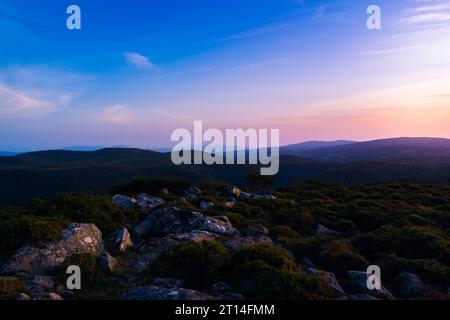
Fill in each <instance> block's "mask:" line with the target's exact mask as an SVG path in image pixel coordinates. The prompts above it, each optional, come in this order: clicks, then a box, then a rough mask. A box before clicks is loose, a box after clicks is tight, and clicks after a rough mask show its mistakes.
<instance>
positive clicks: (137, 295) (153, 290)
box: [121, 285, 213, 300]
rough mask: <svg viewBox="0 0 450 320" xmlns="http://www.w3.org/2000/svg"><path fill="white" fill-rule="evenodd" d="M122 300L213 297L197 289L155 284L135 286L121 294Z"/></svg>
mask: <svg viewBox="0 0 450 320" xmlns="http://www.w3.org/2000/svg"><path fill="white" fill-rule="evenodd" d="M121 299H122V300H212V299H213V297H212V296H210V295H208V294H205V293H202V292H200V291H196V290H190V289H184V288H162V287H157V286H154V285H150V286H140V287H136V288H133V289H131V290H129V291H127V292H125V293H123V294H122V295H121Z"/></svg>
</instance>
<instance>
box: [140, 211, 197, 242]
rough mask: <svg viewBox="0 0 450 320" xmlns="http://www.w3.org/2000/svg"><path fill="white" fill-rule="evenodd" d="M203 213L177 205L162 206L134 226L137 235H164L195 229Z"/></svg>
mask: <svg viewBox="0 0 450 320" xmlns="http://www.w3.org/2000/svg"><path fill="white" fill-rule="evenodd" d="M202 219H203V215H202V214H201V213H199V212H194V211H190V210H186V209H180V208H177V207H164V208H159V209H156V210H154V211H152V212H151V213H150V214H149V215H148V216H147V217H146V218H145V220H144V221H142V222H141V223H139V224H138V225H137V226H136V227H135V228H134V233H135V235H136V236H137V237H142V236H145V235H148V234H150V235H154V236H165V235H168V234H171V233H184V232H190V231H192V230H195V229H197V228H196V227H197V226H198V225H199V223H200V222H201V221H202Z"/></svg>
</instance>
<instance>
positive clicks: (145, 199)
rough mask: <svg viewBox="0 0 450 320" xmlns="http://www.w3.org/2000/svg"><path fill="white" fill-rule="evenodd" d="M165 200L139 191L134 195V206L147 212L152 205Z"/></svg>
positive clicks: (155, 205)
mask: <svg viewBox="0 0 450 320" xmlns="http://www.w3.org/2000/svg"><path fill="white" fill-rule="evenodd" d="M164 202H165V201H164V199H162V198H159V197H153V196H151V195H148V194H145V193H141V194H140V195H138V196H137V197H136V206H137V207H138V209H139V210H140V211H142V212H148V211H150V210H151V209H153V208H154V207H157V206H159V205H160V204H163V203H164Z"/></svg>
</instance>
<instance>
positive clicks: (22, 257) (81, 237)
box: [2, 223, 103, 274]
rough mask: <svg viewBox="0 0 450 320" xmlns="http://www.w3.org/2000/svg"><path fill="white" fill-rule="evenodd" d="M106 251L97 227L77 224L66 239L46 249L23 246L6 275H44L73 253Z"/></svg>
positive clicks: (67, 232)
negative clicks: (21, 273) (24, 273)
mask: <svg viewBox="0 0 450 320" xmlns="http://www.w3.org/2000/svg"><path fill="white" fill-rule="evenodd" d="M102 252H103V240H102V233H101V231H100V230H99V229H98V228H97V227H96V226H95V225H94V224H79V223H73V224H71V225H69V226H68V227H67V228H66V229H65V230H64V232H63V235H62V237H61V238H60V239H59V240H57V241H53V242H49V243H47V244H46V245H45V246H44V247H42V248H38V247H23V248H21V249H19V250H18V251H17V252H16V254H15V255H14V256H13V257H11V258H10V259H9V260H8V261H7V262H6V264H5V265H4V266H3V269H2V271H3V272H5V273H17V272H27V273H30V274H43V273H46V272H47V271H51V270H54V269H55V268H57V267H59V266H61V265H62V264H63V263H64V261H65V259H66V258H68V257H69V256H71V255H73V254H79V253H93V254H95V255H97V256H98V255H100V254H101V253H102Z"/></svg>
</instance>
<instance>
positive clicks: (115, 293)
mask: <svg viewBox="0 0 450 320" xmlns="http://www.w3.org/2000/svg"><path fill="white" fill-rule="evenodd" d="M163 193H164V194H168V193H169V190H166V189H164V190H163ZM201 194H202V191H201V190H200V189H198V188H196V187H191V188H190V189H188V190H186V192H185V195H184V196H183V197H177V198H175V199H172V200H171V201H170V202H169V201H166V200H164V199H163V198H162V197H154V196H151V195H148V194H139V195H137V196H136V197H128V196H124V195H115V196H114V197H113V198H112V202H113V203H114V204H115V205H117V206H118V207H120V208H121V209H122V210H137V211H138V212H139V213H140V217H141V218H140V219H139V221H138V222H137V223H129V224H127V225H126V227H123V228H121V229H119V230H116V231H115V232H113V233H112V234H102V232H101V231H100V230H99V228H98V227H97V226H96V225H94V224H89V223H72V224H70V225H69V226H67V227H66V229H65V230H64V232H63V234H62V236H61V237H60V238H59V239H58V240H55V241H51V242H48V243H45V244H42V245H39V246H25V247H22V248H20V249H19V250H18V251H17V252H16V253H15V254H14V255H13V256H12V257H10V258H9V259H8V260H7V261H6V262H5V263H4V265H3V266H2V268H1V274H2V276H1V277H0V287H2V286H3V288H5V287H8V288H14V290H16V293H17V294H16V295H15V298H16V299H18V300H29V299H38V300H42V299H45V300H62V299H86V298H93V299H124V300H143V299H144V300H146V299H149V300H204V299H224V300H230V299H231V300H240V299H246V298H249V296H247V295H246V294H245V292H247V291H245V290H246V286H247V287H248V286H252V284H251V283H247V284H246V283H244V284H243V285H242V286H241V287H240V288H243V289H242V290H243V292H239V291H238V290H237V289H236V288H237V286H233V285H231V284H229V283H226V281H225V280H224V281H216V282H215V283H212V284H208V286H203V287H202V289H201V290H200V289H198V287H197V286H192V284H190V283H186V281H185V279H182V278H173V277H155V276H153V275H149V271H148V270H150V269H151V268H152V266H153V265H154V264H155V263H156V262H157V261H158V259H159V258H160V257H161V255H163V254H164V253H165V252H168V251H169V250H170V249H171V248H174V247H175V246H177V245H179V244H182V243H202V242H211V241H213V242H218V243H219V244H220V245H221V246H223V247H225V248H226V250H227V251H228V252H227V253H226V254H227V255H233V254H235V253H236V252H239V250H242V248H247V247H252V246H253V247H252V248H255V247H258V248H266V247H270V248H276V250H280V251H281V252H282V254H283V258H282V259H284V260H286V261H288V260H289V261H288V262H283V263H285V264H286V265H288V266H289V270H290V271H292V270H294V271H295V270H298V272H301V273H302V274H304V275H305V279H307V280H306V281H309V280H308V279H310V278H311V279H318V278H320V279H321V282H317V283H320V285H322V286H324V287H325V288H323V290H324V291H326V292H327V294H326V295H325V294H324V295H322V296H314V295H312V296H311V297H310V298H312V299H314V298H327V299H345V300H348V299H350V300H376V299H396V298H420V297H423V296H424V294H425V292H426V291H427V284H425V283H424V282H423V281H422V280H421V278H420V277H419V276H418V275H417V274H414V273H411V272H407V271H401V272H399V273H398V275H397V276H396V282H395V283H396V285H395V287H394V288H393V289H394V291H395V294H393V293H392V292H391V290H389V289H388V288H385V287H384V286H383V287H382V288H381V289H380V290H369V289H368V288H367V274H366V271H365V269H364V268H361V269H359V270H344V272H343V273H342V272H341V273H340V275H339V279H344V280H343V281H344V284H343V285H341V283H339V281H338V277H337V276H335V274H334V273H333V272H330V270H320V269H319V268H318V267H317V266H316V265H315V262H314V261H312V260H313V259H312V258H311V257H307V256H303V257H298V255H297V257H296V256H295V255H294V254H293V253H292V252H290V250H288V248H287V247H288V246H283V245H282V241H281V242H280V241H273V239H272V238H271V236H270V233H269V230H268V228H266V227H265V226H264V224H262V223H257V222H258V221H257V220H255V221H254V223H253V224H252V225H250V226H248V227H247V228H245V229H246V230H245V232H240V231H239V230H238V229H237V228H236V227H235V226H233V224H232V223H231V222H230V219H229V218H228V217H227V216H226V215H220V216H215V215H209V214H208V209H210V208H212V207H214V206H218V205H220V206H223V207H226V208H233V206H235V205H236V204H238V203H239V202H246V201H250V200H258V199H263V200H264V201H269V202H270V201H275V200H276V197H274V196H273V195H270V194H263V195H260V194H251V193H247V192H243V191H241V190H239V189H238V188H236V187H229V188H228V189H227V191H226V194H222V195H221V196H222V198H221V199H223V202H222V203H220V204H218V203H214V202H212V201H207V200H199V199H200V198H199V197H200V196H201ZM193 204H195V206H196V207H197V208H198V211H196V210H192V205H193ZM314 229H315V232H316V236H318V237H325V238H326V239H334V238H335V239H340V240H344V242H345V235H344V234H343V233H342V232H340V231H336V230H333V229H331V228H328V227H326V226H324V225H322V224H316V225H315V226H314ZM248 252H253V251H248ZM82 254H89V255H91V256H95V257H96V259H97V260H96V261H97V263H98V266H99V268H100V270H101V271H100V272H101V275H100V274H98V273H94V275H91V276H90V277H84V276H83V281H86V282H87V283H83V288H84V286H85V285H86V286H87V287H89V285H90V282H96V281H97V280H98V279H97V277H98V278H101V285H100V286H101V288H100V289H96V290H93V292H94V293H92V294H91V295H83V294H82V292H83V290H84V289H82V290H80V292H77V290H68V289H67V287H66V285H65V276H64V268H65V266H66V265H67V263H68V262H69V261H72V260H71V257H74V256H77V255H78V256H79V255H82ZM261 259H263V260H264V258H261ZM252 263H253V262H252ZM276 263H278V262H276ZM276 263H274V264H273V265H274V266H276V265H277V264H276ZM292 264H294V266H292ZM367 265H368V263H367ZM81 267H83V266H81ZM181 267H182V266H181V265H180V268H181ZM280 268H284V265H283V266H281V264H280ZM297 268H298V269H297ZM83 271H84V270H83V268H82V272H83ZM295 272H297V271H295ZM66 276H68V275H66ZM117 282H120V283H122V284H123V283H125V285H121V286H119V287H118V288H117V289H114V290H109V289H110V287H114V286H115V285H116V283H117ZM193 287H196V288H197V289H193ZM391 288H392V286H391ZM314 290H315V289H314ZM314 290H313V291H314ZM249 292H251V291H249ZM274 298H277V297H274Z"/></svg>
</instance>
